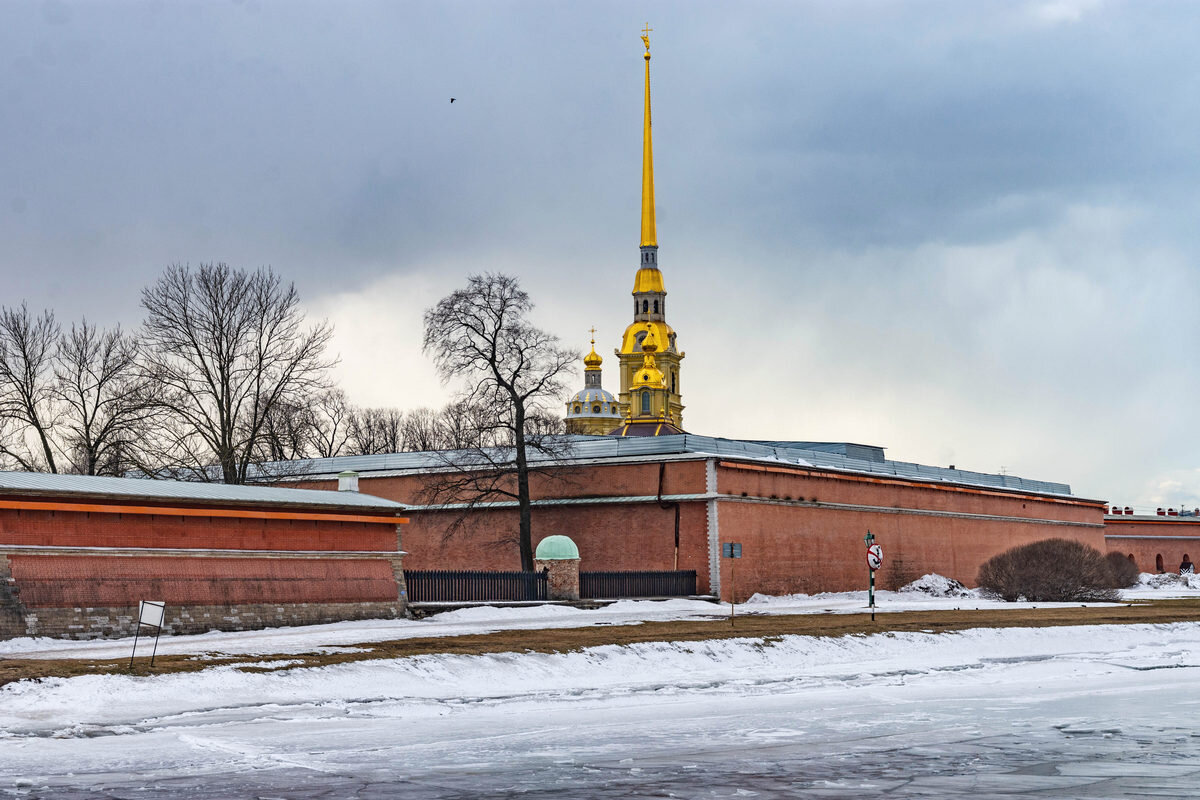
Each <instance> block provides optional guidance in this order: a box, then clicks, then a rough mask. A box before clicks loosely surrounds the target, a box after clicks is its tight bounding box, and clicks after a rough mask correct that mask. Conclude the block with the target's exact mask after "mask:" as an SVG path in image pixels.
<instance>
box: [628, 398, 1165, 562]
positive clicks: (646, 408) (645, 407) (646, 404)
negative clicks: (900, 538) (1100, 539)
mask: <svg viewBox="0 0 1200 800" xmlns="http://www.w3.org/2000/svg"><path fill="white" fill-rule="evenodd" d="M642 413H643V414H649V413H650V393H649V392H642ZM1159 561H1162V559H1161V558H1160V559H1159Z"/></svg>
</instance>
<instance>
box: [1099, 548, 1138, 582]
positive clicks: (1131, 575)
mask: <svg viewBox="0 0 1200 800" xmlns="http://www.w3.org/2000/svg"><path fill="white" fill-rule="evenodd" d="M1104 560H1105V561H1107V562H1108V568H1109V569H1110V570H1111V571H1112V575H1113V581H1112V586H1113V588H1114V589H1124V588H1125V587H1126V586H1133V585H1134V584H1136V583H1137V582H1138V577H1139V575H1140V574H1141V573H1139V572H1138V568H1137V564H1134V563H1133V562H1132V561H1130V560H1129V556H1124V555H1121V554H1120V553H1109V554H1108V555H1106V556H1105V557H1104Z"/></svg>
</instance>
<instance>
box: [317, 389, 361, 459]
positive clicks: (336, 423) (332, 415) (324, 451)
mask: <svg viewBox="0 0 1200 800" xmlns="http://www.w3.org/2000/svg"><path fill="white" fill-rule="evenodd" d="M310 413H311V415H312V431H311V434H310V436H311V445H312V451H313V454H314V455H315V456H316V457H317V458H333V457H335V456H341V455H346V452H347V448H348V445H349V443H350V435H351V432H350V417H351V414H352V413H353V409H352V408H351V407H350V404H349V403H347V402H346V393H345V392H343V391H342V390H341V389H328V390H326V391H324V392H321V393H320V394H319V395H317V396H316V397H314V398H313V400H312V404H311V406H310Z"/></svg>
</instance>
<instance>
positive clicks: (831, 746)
mask: <svg viewBox="0 0 1200 800" xmlns="http://www.w3.org/2000/svg"><path fill="white" fill-rule="evenodd" d="M923 582H924V584H925V586H926V588H927V589H929V590H930V591H933V592H935V593H948V594H960V595H961V594H962V593H961V592H956V591H955V590H954V587H952V586H949V585H947V584H945V583H943V582H940V581H939V580H937V579H936V576H935V577H934V578H932V579H923ZM1192 582H1195V580H1194V579H1193V581H1192ZM1126 596H1127V597H1130V598H1132V597H1167V596H1200V585H1198V586H1197V587H1196V588H1193V586H1192V585H1191V582H1188V581H1176V580H1172V579H1168V578H1164V577H1161V576H1145V577H1144V580H1143V583H1142V585H1141V586H1139V587H1137V588H1135V589H1132V590H1129V591H1128V592H1127V594H1126ZM878 603H879V606H880V611H883V612H885V613H886V612H889V611H891V612H894V611H903V610H914V609H920V610H928V609H935V608H1013V607H1021V606H1020V605H1018V604H1004V603H997V602H994V601H989V600H985V599H982V598H980V597H979V596H978V594H977V593H973V592H972V593H967V594H966V595H965V596H957V597H936V596H932V595H929V594H925V593H922V592H915V591H909V592H900V593H892V592H880V593H879V595H878ZM864 604H865V595H864V593H862V592H856V593H847V594H837V595H816V596H811V597H810V596H803V595H800V596H792V597H783V598H780V597H776V598H768V597H755V598H752V600H751V601H750V602H747V603H745V604H741V605H739V606H738V613H750V612H755V613H772V614H784V613H828V612H833V613H847V612H860V611H862V610H863V607H864ZM1041 605H1043V607H1044V606H1045V604H1041ZM727 613H728V606H718V605H714V604H710V603H704V602H696V601H686V600H672V601H665V602H659V603H655V602H644V601H643V602H622V603H616V604H613V605H611V606H608V607H606V608H603V609H600V610H592V611H583V610H577V609H572V608H566V607H560V606H541V607H523V608H507V609H498V608H473V609H465V610H460V611H454V612H448V613H446V614H441V615H437V616H435V617H432V618H430V619H427V620H423V621H417V622H414V621H404V620H400V621H372V622H357V623H341V624H337V625H322V626H312V627H308V628H290V629H277V630H270V631H256V632H246V633H210V634H204V635H201V636H188V637H169V638H164V639H163V640H162V644H161V645H160V648H159V651H160V652H174V653H197V654H203V653H228V654H239V655H244V656H245V657H246V659H245V661H244V662H242V663H241V665H240V666H254V665H257V666H260V667H267V668H269V669H271V671H268V672H244V671H242V670H241V669H240V668H239V665H227V666H219V667H213V668H210V669H208V670H205V671H203V672H198V673H191V674H175V675H160V676H154V677H144V678H136V677H131V676H121V675H108V676H87V677H77V678H71V679H47V680H42V681H23V682H19V683H15V684H10V685H8V686H5V687H0V798H2V797H7V796H14V797H35V798H42V797H66V798H75V797H78V798H83V797H105V798H118V797H120V798H126V797H148V798H153V797H161V796H164V795H167V794H175V795H179V796H186V797H188V798H236V797H261V798H317V797H339V798H340V797H360V798H374V797H379V798H384V797H386V798H392V797H404V798H415V799H416V800H426V799H428V800H449V798H469V797H477V796H485V795H490V796H497V795H498V796H512V795H520V796H523V797H534V798H538V797H555V798H559V797H571V798H609V797H611V798H626V797H635V798H636V797H681V798H724V797H797V796H800V797H850V796H852V797H856V798H875V797H963V796H967V795H970V796H972V797H973V798H974V799H975V800H981V799H982V798H989V797H1001V796H1003V797H1012V796H1013V795H1014V794H1016V795H1021V794H1024V795H1031V796H1039V797H1048V798H1050V797H1052V798H1075V797H1078V798H1094V797H1131V796H1154V797H1179V798H1183V797H1188V798H1190V797H1194V796H1196V794H1197V793H1198V790H1197V788H1196V787H1200V722H1197V720H1200V696H1197V694H1196V693H1195V692H1194V691H1193V690H1192V688H1191V687H1193V686H1194V685H1195V684H1196V682H1197V680H1198V679H1200V624H1192V623H1180V624H1171V625H1116V626H1080V627H1069V628H1012V629H996V630H989V629H979V630H966V631H959V632H954V633H943V634H925V633H881V634H874V635H859V636H847V637H840V638H820V637H800V636H785V637H782V638H779V639H776V640H770V641H763V640H756V639H725V640H713V641H707V642H686V643H646V644H636V645H630V646H607V647H596V648H590V649H587V650H584V651H581V652H575V653H568V654H555V655H551V654H530V653H502V654H492V655H479V656H459V655H425V656H416V657H411V658H404V659H392V660H372V661H362V662H356V663H350V664H342V665H336V666H328V667H319V668H296V669H289V668H288V667H289V666H290V665H289V663H287V662H283V663H280V662H276V663H274V664H268V663H266V662H261V661H256V659H255V654H258V653H282V652H295V653H301V652H312V651H315V650H321V649H330V648H352V647H354V646H355V645H358V644H360V643H367V642H370V641H379V640H384V639H393V638H401V637H415V636H453V635H462V634H466V633H479V632H483V631H490V630H502V629H507V630H511V629H534V628H546V627H574V626H580V625H603V624H625V623H636V622H640V621H648V620H668V619H704V618H713V619H714V620H718V619H720V620H723V619H724V616H725V615H726V614H727ZM129 644H130V642H128V641H127V640H126V641H118V642H62V641H54V640H43V639H36V640H35V639H24V640H15V641H11V642H4V643H0V658H2V657H31V656H38V657H47V656H49V657H54V656H59V657H77V656H78V657H83V656H86V657H97V658H106V657H118V658H119V657H123V656H125V655H127V654H128V652H129Z"/></svg>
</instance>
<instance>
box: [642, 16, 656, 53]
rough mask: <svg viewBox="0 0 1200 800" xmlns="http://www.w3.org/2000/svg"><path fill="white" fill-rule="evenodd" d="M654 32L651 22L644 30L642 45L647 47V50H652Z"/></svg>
mask: <svg viewBox="0 0 1200 800" xmlns="http://www.w3.org/2000/svg"><path fill="white" fill-rule="evenodd" d="M653 30H654V28H651V27H650V23H649V22H647V23H646V27H644V28H642V44H644V45H646V49H647V50H649V49H650V32H651V31H653Z"/></svg>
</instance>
